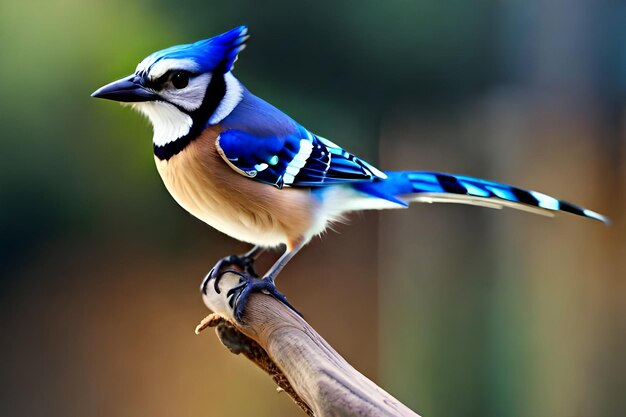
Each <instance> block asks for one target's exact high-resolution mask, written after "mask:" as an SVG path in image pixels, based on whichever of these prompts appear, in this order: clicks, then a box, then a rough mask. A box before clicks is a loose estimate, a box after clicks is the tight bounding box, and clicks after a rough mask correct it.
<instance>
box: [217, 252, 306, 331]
mask: <svg viewBox="0 0 626 417" xmlns="http://www.w3.org/2000/svg"><path fill="white" fill-rule="evenodd" d="M303 246H304V242H301V243H299V244H298V245H296V246H295V247H293V248H289V247H287V249H286V250H285V253H283V255H282V256H281V257H280V258H279V259H278V260H277V261H276V263H275V264H274V265H272V267H271V268H270V270H269V271H268V272H267V273H266V274H265V276H264V277H263V278H262V279H255V278H254V277H251V276H250V275H247V274H242V273H238V272H235V273H236V274H237V275H239V277H240V279H239V285H237V286H235V287H233V288H231V289H230V290H229V291H228V293H227V294H226V295H227V297H229V301H228V302H229V304H230V306H231V307H232V308H233V313H234V315H235V319H236V320H237V321H239V322H241V321H242V320H241V318H242V316H243V311H244V308H245V306H246V303H247V301H248V297H249V296H250V294H253V293H255V292H263V293H265V294H268V295H271V296H272V297H274V298H276V299H277V300H278V301H280V302H281V303H283V304H285V305H286V306H287V307H289V308H290V309H292V310H293V311H295V312H296V313H297V314H298V315H300V316H302V314H300V312H299V311H298V310H296V309H295V308H294V307H293V306H292V305H291V304H290V303H289V301H287V298H285V296H284V295H282V294H281V293H280V292H278V290H277V289H276V285H274V280H275V279H276V276H277V275H278V273H279V272H280V271H281V270H282V269H283V268H284V267H285V265H287V263H289V261H290V260H291V258H293V257H294V256H295V254H296V253H298V251H299V250H300V249H302V247H303Z"/></svg>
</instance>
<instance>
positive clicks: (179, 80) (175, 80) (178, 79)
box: [171, 71, 189, 90]
mask: <svg viewBox="0 0 626 417" xmlns="http://www.w3.org/2000/svg"><path fill="white" fill-rule="evenodd" d="M171 80H172V85H173V86H174V88H177V89H179V90H180V89H181V88H185V87H187V84H189V74H187V73H186V72H184V71H177V72H175V73H174V74H173V75H172V78H171Z"/></svg>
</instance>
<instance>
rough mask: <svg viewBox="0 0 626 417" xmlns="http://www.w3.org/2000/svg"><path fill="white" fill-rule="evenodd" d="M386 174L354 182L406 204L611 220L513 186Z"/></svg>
mask: <svg viewBox="0 0 626 417" xmlns="http://www.w3.org/2000/svg"><path fill="white" fill-rule="evenodd" d="M386 174H387V175H388V178H387V179H386V180H380V181H375V182H368V183H358V184H354V188H355V189H357V190H359V191H361V192H364V193H366V194H369V195H371V196H372V197H377V198H381V199H384V200H388V201H391V202H394V203H398V204H401V205H405V206H406V205H408V203H409V202H413V201H417V202H427V203H460V204H471V205H478V206H485V207H492V208H501V207H513V208H516V209H520V210H525V211H531V212H534V213H538V214H544V215H553V213H554V212H556V211H565V212H568V213H572V214H576V215H578V216H583V217H588V218H590V219H594V220H598V221H601V222H603V223H607V224H608V223H610V220H609V219H608V218H607V217H605V216H603V215H601V214H598V213H596V212H594V211H591V210H588V209H585V208H583V207H579V206H576V205H574V204H571V203H568V202H567V201H563V200H558V199H556V198H554V197H550V196H549V195H546V194H542V193H539V192H536V191H528V190H523V189H521V188H517V187H513V186H511V185H506V184H499V183H497V182H491V181H486V180H482V179H479V178H472V177H466V176H463V175H451V174H443V173H438V172H421V171H413V172H411V171H400V172H386Z"/></svg>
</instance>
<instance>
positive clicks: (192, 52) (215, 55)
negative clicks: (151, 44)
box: [137, 26, 249, 76]
mask: <svg viewBox="0 0 626 417" xmlns="http://www.w3.org/2000/svg"><path fill="white" fill-rule="evenodd" d="M248 38H249V36H248V28H247V27H246V26H239V27H236V28H234V29H231V30H229V31H228V32H225V33H222V34H221V35H218V36H215V37H212V38H209V39H204V40H201V41H198V42H195V43H190V44H184V45H176V46H172V47H169V48H166V49H163V50H160V51H158V52H155V53H153V54H152V55H150V56H149V57H148V58H146V59H145V60H144V62H147V63H148V65H146V66H145V67H144V68H142V71H141V72H140V73H139V74H137V75H140V76H143V75H144V74H146V73H149V72H150V69H151V68H152V67H153V66H154V64H156V63H157V62H159V61H161V60H164V59H188V60H191V61H193V62H194V63H195V64H196V66H197V69H196V71H197V72H198V73H204V72H216V71H218V72H220V73H226V72H228V71H231V70H232V69H233V65H234V63H235V61H236V60H237V56H238V54H239V52H241V51H242V50H243V49H244V48H245V43H246V41H247V40H248Z"/></svg>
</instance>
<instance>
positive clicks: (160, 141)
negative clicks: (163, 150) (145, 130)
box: [132, 101, 193, 146]
mask: <svg viewBox="0 0 626 417" xmlns="http://www.w3.org/2000/svg"><path fill="white" fill-rule="evenodd" d="M132 106H133V108H135V109H137V110H139V111H140V112H141V113H143V114H145V115H146V116H148V118H149V119H150V122H151V123H152V129H153V130H154V136H153V137H152V141H153V142H154V144H155V145H156V146H165V145H167V144H168V143H171V142H174V141H175V140H176V139H179V138H181V137H183V136H185V135H186V134H187V133H189V130H191V126H192V125H193V119H192V118H191V117H190V116H189V115H188V114H186V113H183V112H182V111H180V110H178V109H177V108H176V106H173V105H171V104H169V103H165V102H163V101H146V102H142V103H135V104H133V105H132Z"/></svg>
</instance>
